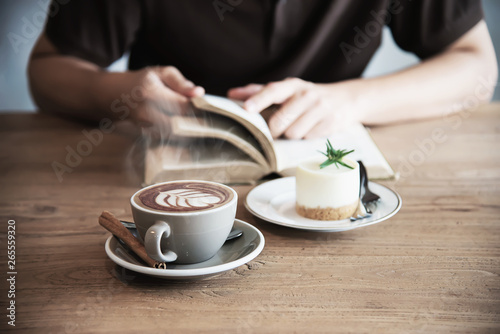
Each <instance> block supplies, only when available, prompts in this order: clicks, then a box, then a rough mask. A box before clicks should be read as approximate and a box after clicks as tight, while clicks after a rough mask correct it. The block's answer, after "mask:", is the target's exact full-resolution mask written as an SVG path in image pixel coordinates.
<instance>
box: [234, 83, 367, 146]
mask: <svg viewBox="0 0 500 334" xmlns="http://www.w3.org/2000/svg"><path fill="white" fill-rule="evenodd" d="M353 93H354V92H353V91H352V90H350V84H349V82H344V83H340V84H314V83H312V82H307V81H304V80H301V79H298V78H289V79H285V80H283V81H278V82H271V83H269V84H267V85H258V84H250V85H247V86H245V87H238V88H233V89H231V90H229V92H228V96H229V97H230V98H234V99H239V100H245V104H244V107H245V109H246V110H248V111H249V112H256V113H258V112H261V111H262V110H264V109H266V108H267V107H270V106H271V105H273V104H279V105H280V107H279V109H278V110H277V111H276V112H275V113H274V114H273V115H272V116H271V118H270V119H269V128H270V130H271V133H272V135H273V137H275V138H277V137H279V136H281V135H284V136H285V137H287V138H291V139H300V138H316V137H324V136H328V135H330V134H332V133H333V132H335V131H337V130H339V129H341V128H342V127H345V126H348V125H349V124H350V123H351V122H353V121H356V120H358V117H357V110H356V107H355V103H354V102H355V98H354V96H355V95H354V94H353Z"/></svg>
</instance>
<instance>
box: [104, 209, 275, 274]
mask: <svg viewBox="0 0 500 334" xmlns="http://www.w3.org/2000/svg"><path fill="white" fill-rule="evenodd" d="M234 227H235V228H238V229H240V230H242V231H243V235H242V236H241V237H239V238H237V239H234V240H230V241H227V242H226V243H225V244H224V245H223V246H222V248H221V249H220V250H219V251H218V252H217V254H215V256H214V257H212V258H211V259H209V260H207V261H204V262H200V263H194V264H168V265H167V269H155V268H151V267H148V266H146V265H145V264H143V263H141V262H139V261H137V260H136V259H134V258H133V257H132V256H131V255H130V254H129V253H128V252H127V251H126V250H125V248H124V247H123V246H122V245H120V243H119V242H118V241H117V240H116V239H115V238H113V236H110V237H109V238H108V240H107V241H106V245H105V249H106V254H108V256H109V258H110V259H111V260H112V261H113V262H114V263H116V264H118V265H120V266H122V267H124V268H126V269H129V270H132V271H135V272H138V273H141V274H146V275H150V276H155V277H160V278H165V279H200V278H205V277H208V276H212V275H215V274H219V273H222V272H224V271H227V270H231V269H234V268H237V267H239V266H241V265H243V264H245V263H247V262H249V261H251V260H253V259H254V258H255V257H257V255H259V254H260V252H262V249H264V243H265V241H264V236H263V235H262V233H261V232H260V231H259V230H258V229H257V228H255V227H254V226H252V225H250V224H248V223H246V222H244V221H241V220H239V219H235V221H234Z"/></svg>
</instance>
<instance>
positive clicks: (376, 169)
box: [274, 124, 395, 179]
mask: <svg viewBox="0 0 500 334" xmlns="http://www.w3.org/2000/svg"><path fill="white" fill-rule="evenodd" d="M328 139H329V140H330V142H331V143H332V146H333V147H334V148H335V149H345V150H348V151H350V150H354V152H353V153H351V154H349V158H351V159H352V160H361V161H363V164H364V165H365V166H366V169H367V172H368V175H369V178H370V179H389V178H393V177H394V176H395V175H394V171H393V170H392V168H391V166H390V165H389V163H388V162H387V160H386V159H385V157H384V156H383V155H382V153H381V152H380V150H379V148H378V147H377V145H376V144H375V142H374V141H373V139H372V137H371V136H370V134H369V132H368V130H367V129H366V128H365V127H364V126H363V125H361V124H355V125H353V126H352V127H350V128H348V129H346V130H345V131H344V132H342V133H336V134H334V135H332V136H330V137H328ZM274 147H275V150H276V156H277V160H278V172H279V173H280V174H282V175H285V176H292V175H295V167H296V166H297V165H298V164H299V163H300V162H301V161H303V160H307V159H312V158H315V157H319V158H321V157H324V156H323V155H322V154H321V153H319V152H318V151H321V152H325V151H326V138H321V139H313V140H310V139H308V140H288V139H287V140H285V139H280V140H275V142H274ZM325 160H326V158H325Z"/></svg>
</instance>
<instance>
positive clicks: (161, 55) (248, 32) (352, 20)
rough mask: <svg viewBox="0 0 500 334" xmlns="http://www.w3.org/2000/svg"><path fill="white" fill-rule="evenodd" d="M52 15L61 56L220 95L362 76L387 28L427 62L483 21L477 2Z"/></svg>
mask: <svg viewBox="0 0 500 334" xmlns="http://www.w3.org/2000/svg"><path fill="white" fill-rule="evenodd" d="M57 2H58V1H57ZM54 8H55V7H54ZM53 12H54V13H55V14H54V15H52V16H49V19H48V22H47V27H46V33H47V36H48V37H49V39H50V40H51V41H52V42H53V43H54V44H55V46H56V47H57V48H58V49H59V51H60V52H62V53H63V54H68V55H73V56H77V57H80V58H83V59H86V60H89V61H91V62H93V63H96V64H98V65H100V66H103V67H105V66H108V65H109V64H111V63H112V62H113V61H115V60H116V59H118V58H120V57H121V56H122V55H123V54H124V53H125V52H127V51H130V61H129V68H130V69H139V68H143V67H145V66H151V65H173V66H176V67H177V68H179V69H180V71H181V72H182V73H183V74H184V75H185V76H186V77H187V78H189V79H190V80H192V81H193V82H195V83H196V84H198V85H202V86H204V87H205V88H206V89H207V92H209V93H213V94H221V95H225V94H226V91H227V89H228V88H231V87H236V86H241V85H245V84H247V83H251V82H255V83H266V82H269V81H275V80H282V79H284V78H286V77H299V78H302V79H304V80H308V81H313V82H335V81H340V80H345V79H350V78H356V77H359V76H360V75H361V73H362V72H363V70H364V68H365V67H366V65H367V64H368V62H369V61H370V59H371V58H372V56H373V54H374V53H375V51H376V50H377V48H378V46H379V44H380V40H381V32H382V27H383V25H388V26H389V27H390V29H391V31H392V34H393V36H394V39H395V41H396V43H397V44H398V45H399V46H400V47H401V48H402V49H403V50H406V51H409V52H413V53H415V54H416V55H417V56H419V57H420V58H428V57H431V56H433V55H435V54H437V53H439V52H441V51H442V50H444V49H445V48H446V47H447V46H448V45H450V44H451V43H452V42H454V41H455V40H457V39H458V38H459V37H460V36H462V35H463V34H464V33H465V32H467V31H468V30H469V29H470V28H472V27H473V26H474V25H475V24H476V23H478V22H479V21H480V20H481V19H482V17H483V13H482V8H481V1H480V0H420V1H419V0H371V1H367V0H332V1H326V0H205V1H202V0H182V1H177V0H175V1H174V0H170V1H168V0H164V1H160V0H142V1H140V0H124V1H118V0H115V1H113V0H71V1H69V2H67V3H65V4H59V5H58V11H57V12H56V11H55V10H54V11H53Z"/></svg>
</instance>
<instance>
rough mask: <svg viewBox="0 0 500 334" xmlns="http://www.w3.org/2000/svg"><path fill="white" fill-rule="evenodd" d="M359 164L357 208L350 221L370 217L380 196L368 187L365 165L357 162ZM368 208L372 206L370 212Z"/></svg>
mask: <svg viewBox="0 0 500 334" xmlns="http://www.w3.org/2000/svg"><path fill="white" fill-rule="evenodd" d="M358 164H359V183H360V185H359V198H360V201H359V207H358V209H357V210H356V212H355V215H354V216H353V217H351V218H350V220H351V221H356V220H359V219H363V218H368V217H370V216H371V215H372V213H373V211H374V210H375V208H376V203H375V202H376V201H378V200H379V199H380V196H379V195H377V194H375V193H374V192H372V191H371V190H370V188H369V187H368V174H367V172H366V168H365V165H363V162H361V161H360V160H358ZM368 206H374V209H373V210H371V209H370V208H369V207H368Z"/></svg>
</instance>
